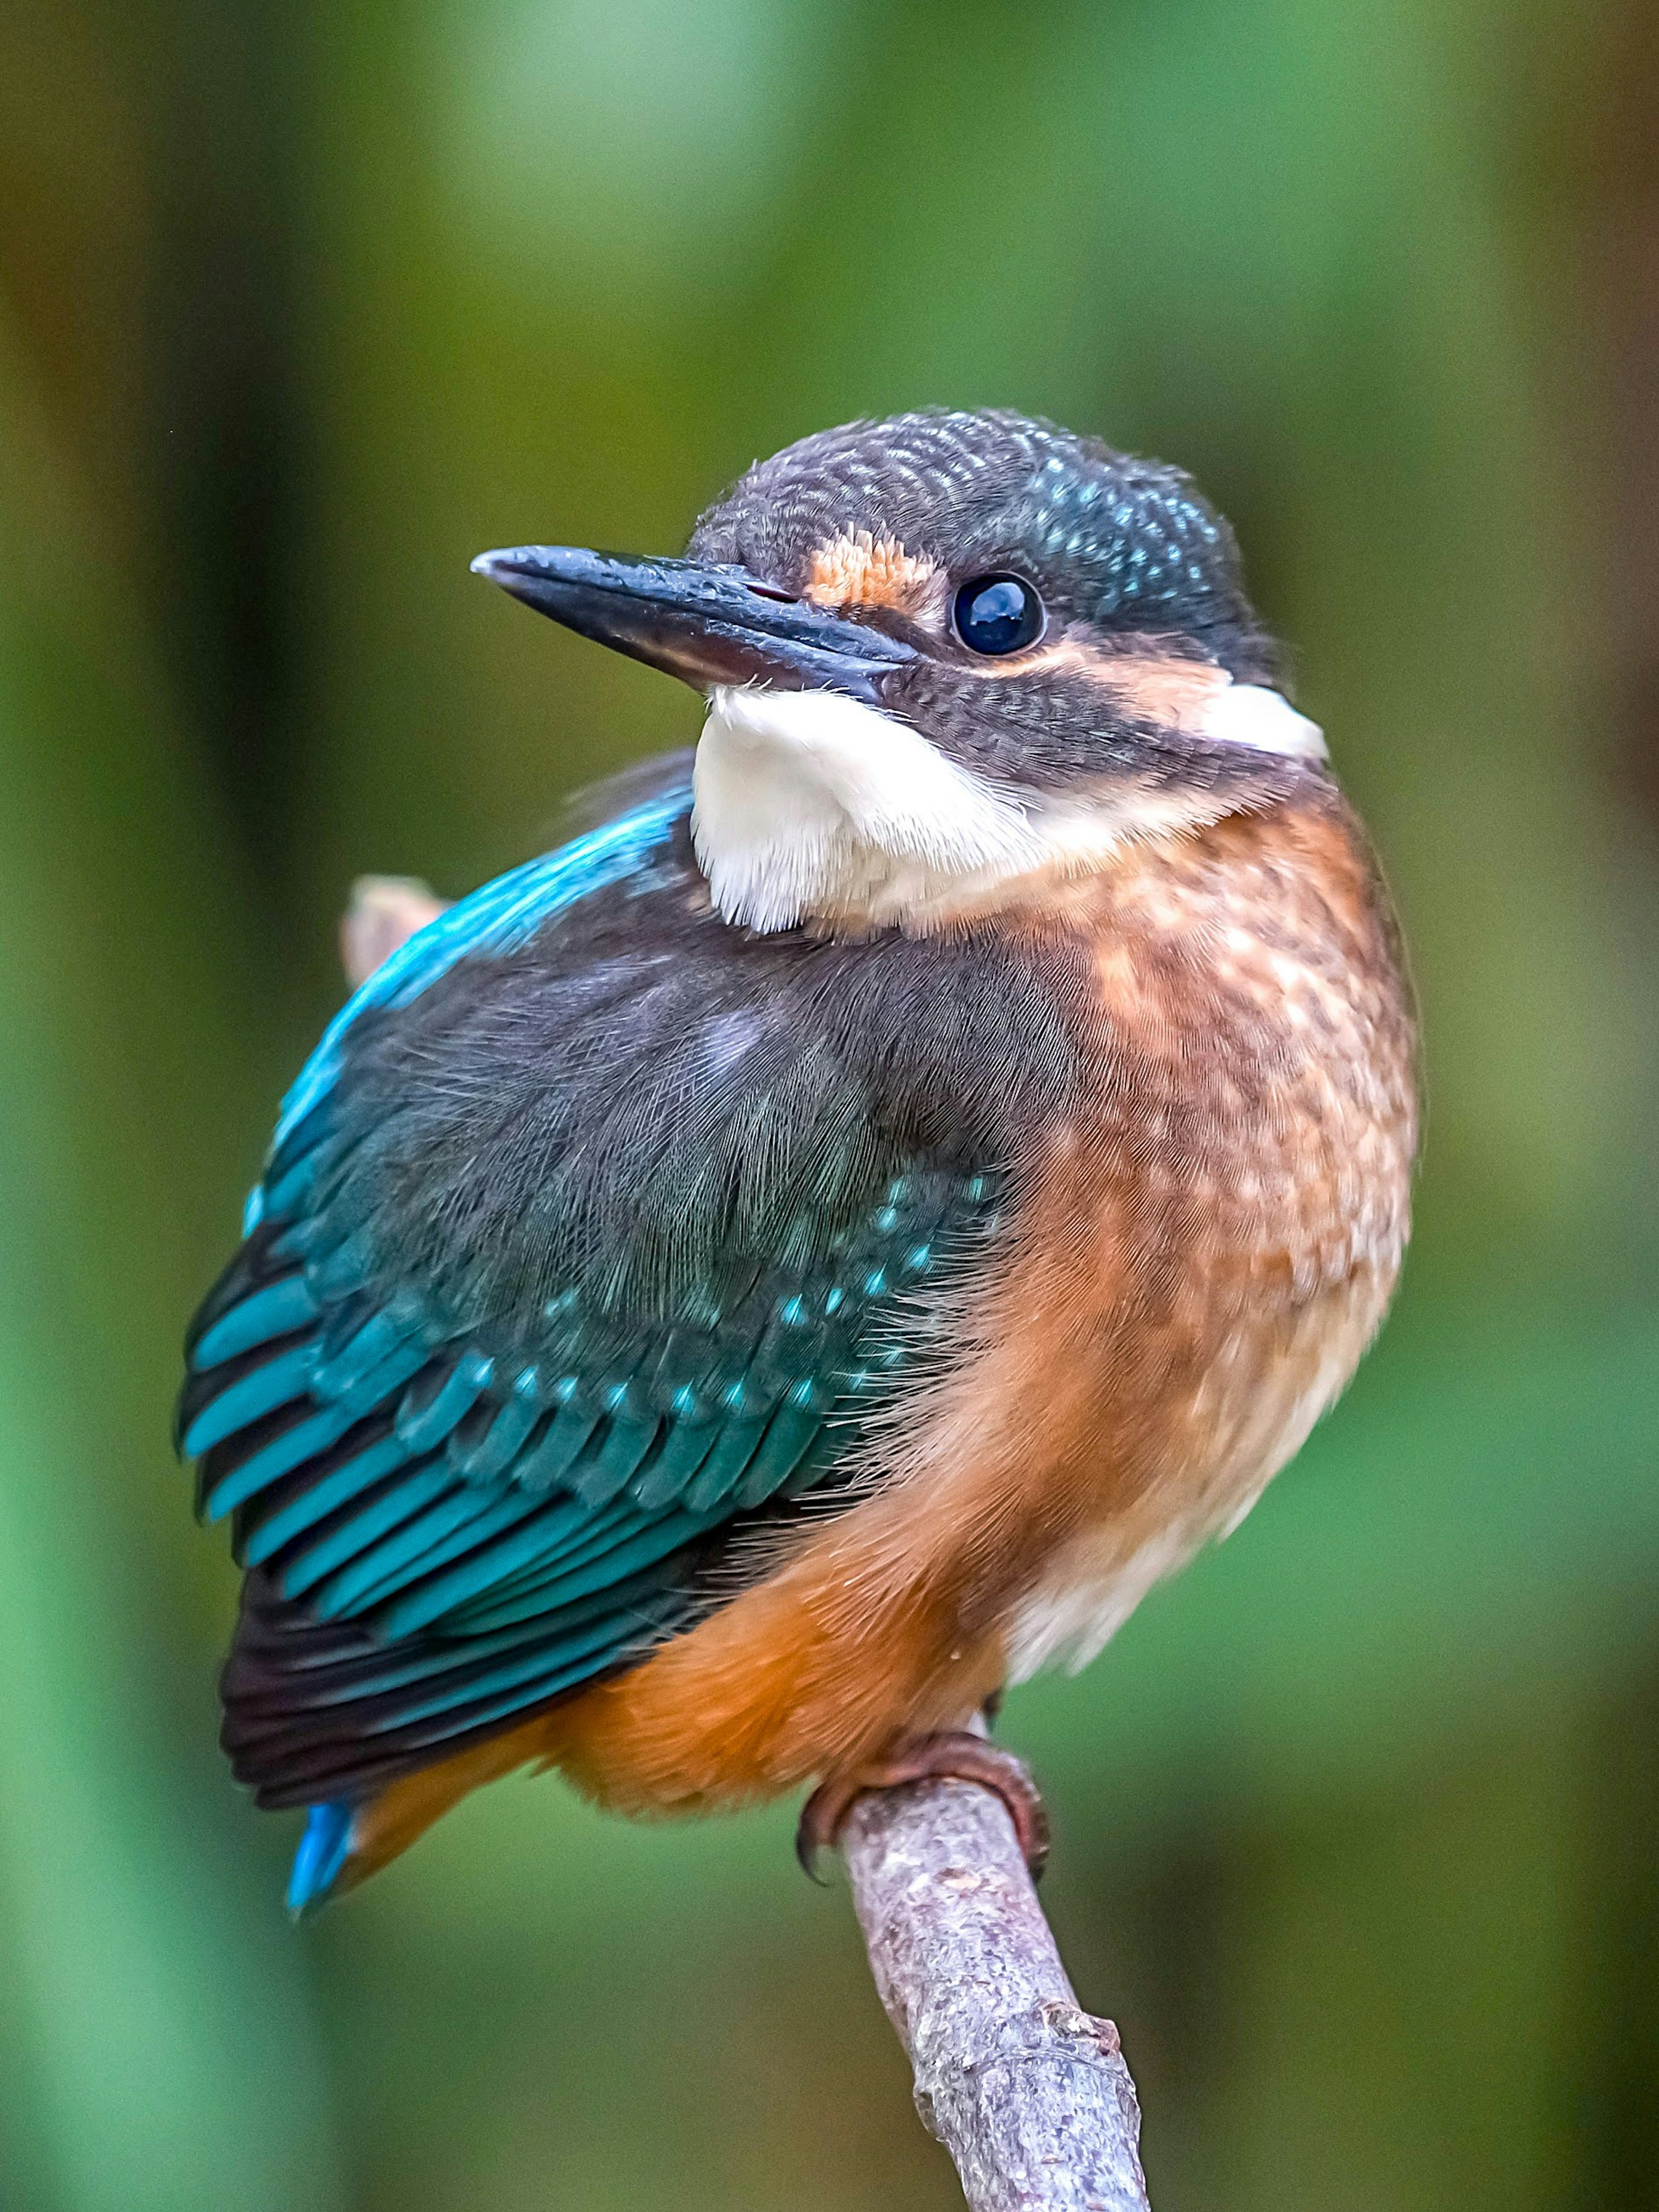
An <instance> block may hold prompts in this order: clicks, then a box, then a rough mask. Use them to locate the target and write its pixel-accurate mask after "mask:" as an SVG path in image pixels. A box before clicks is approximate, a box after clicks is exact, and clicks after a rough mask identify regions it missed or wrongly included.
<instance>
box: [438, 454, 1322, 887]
mask: <svg viewBox="0 0 1659 2212" xmlns="http://www.w3.org/2000/svg"><path fill="white" fill-rule="evenodd" d="M473 566H474V567H475V568H477V569H478V570H479V571H480V573H482V574H484V575H487V576H489V577H490V578H491V579H492V580H494V581H495V582H496V583H498V584H501V586H503V587H504V588H505V589H506V590H507V591H508V592H512V593H513V596H514V597H515V598H517V599H523V600H524V601H525V602H526V604H527V605H531V606H532V607H535V608H537V609H538V610H539V611H541V612H543V613H544V614H548V615H551V616H552V617H554V619H555V620H556V621H558V622H562V623H565V624H567V625H568V627H569V628H570V629H575V630H578V631H580V633H581V634H582V635H584V636H586V637H592V638H597V639H599V641H601V642H602V643H604V644H606V645H610V646H613V647H616V648H617V650H618V651H620V652H623V653H629V654H632V655H633V656H634V657H635V659H640V660H644V661H647V662H649V663H650V664H651V665H653V666H654V667H658V668H663V669H666V670H668V671H671V673H672V674H674V675H676V676H678V677H681V678H683V679H684V681H685V682H687V683H689V684H692V685H693V686H694V687H695V688H696V689H697V690H701V691H703V692H706V693H707V695H708V702H709V708H708V721H707V723H706V724H705V726H704V729H703V734H702V742H701V744H699V746H698V750H697V763H696V779H695V781H696V804H695V810H694V815H693V829H694V834H695V836H696V846H697V852H698V856H699V859H700V860H701V862H702V866H703V868H704V871H705V872H706V873H707V875H708V879H709V883H710V886H711V889H712V890H713V893H714V899H715V902H716V903H717V904H718V905H719V907H720V909H721V911H722V912H723V913H724V914H725V915H726V917H727V918H728V919H729V920H731V921H738V922H742V923H746V924H748V925H749V926H750V927H755V928H757V929H763V930H767V929H778V928H785V927H790V926H792V925H793V924H795V923H798V922H800V921H813V922H816V923H818V924H822V925H827V926H829V927H880V926H883V925H886V924H898V925H900V926H908V927H930V926H931V927H939V926H942V925H944V924H946V923H949V922H951V921H957V920H961V919H965V918H969V917H971V916H972V915H974V914H975V913H980V912H983V911H985V910H987V908H990V907H994V906H995V905H997V904H999V903H1000V902H1004V901H1005V900H1006V899H1007V898H1010V897H1012V896H1018V895H1020V893H1019V892H1018V891H1017V890H1015V888H1014V887H1015V886H1020V887H1023V889H1024V890H1029V889H1030V886H1031V885H1032V884H1041V883H1042V882H1044V881H1048V882H1052V881H1054V879H1056V878H1064V877H1066V876H1069V875H1074V874H1077V873H1079V872H1086V871H1088V870H1091V869H1093V868H1096V867H1099V866H1105V865H1108V864H1109V860H1110V856H1111V854H1113V853H1114V852H1115V851H1117V850H1121V848H1122V847H1123V845H1124V844H1125V843H1126V842H1128V841H1130V840H1133V839H1135V838H1139V837H1146V836H1158V835H1168V834H1172V833H1179V832H1180V831H1182V830H1183V829H1193V828H1195V827H1197V826H1199V825H1200V824H1202V823H1206V822H1212V821H1215V820H1218V818H1219V817H1221V816H1222V815H1224V814H1225V813H1227V812H1229V811H1233V810H1235V809H1237V808H1239V807H1245V806H1254V805H1261V804H1263V803H1265V802H1266V801H1267V800H1269V799H1272V798H1273V797H1275V796H1278V795H1279V794H1281V793H1285V792H1288V791H1289V790H1291V789H1293V788H1294V787H1295V786H1296V784H1297V782H1298V781H1302V780H1304V779H1305V778H1306V777H1307V776H1309V775H1317V774H1319V773H1321V772H1322V771H1321V764H1322V762H1323V760H1324V754H1325V748H1324V743H1323V740H1322V738H1321V735H1320V732H1319V731H1318V730H1317V729H1316V727H1315V726H1314V725H1313V724H1312V723H1311V722H1310V721H1308V720H1306V719H1305V718H1304V716H1302V715H1300V714H1297V712H1296V710H1295V709H1294V708H1292V707H1291V705H1290V703H1289V702H1288V701H1287V700H1286V699H1285V697H1284V696H1283V695H1282V694H1281V693H1280V692H1279V690H1276V689H1275V688H1273V685H1274V676H1273V648H1272V646H1271V644H1270V642H1269V641H1268V640H1267V637H1266V636H1265V635H1264V634H1263V632H1262V630H1261V627H1260V625H1259V624H1258V623H1257V620H1256V617H1255V613H1254V611H1253V610H1252V608H1251V606H1250V604H1249V599H1247V598H1246V596H1245V593H1244V588H1243V581H1242V580H1241V576H1240V573H1239V563H1238V554H1237V547H1236V545H1235V544H1234V541H1233V537H1232V533H1231V531H1230V530H1229V528H1228V527H1227V525H1226V523H1225V521H1224V520H1222V519H1221V517H1220V516H1219V515H1218V514H1217V513H1215V512H1214V511H1213V509H1212V508H1211V507H1209V506H1207V505H1206V502H1205V501H1204V500H1203V499H1202V498H1201V497H1200V495H1199V494H1198V492H1197V491H1196V490H1195V489H1194V487H1193V485H1192V484H1191V483H1190V482H1189V481H1188V478H1187V477H1184V476H1183V475H1182V474H1181V473H1180V471H1177V470H1175V469H1171V468H1166V467H1164V466H1163V465H1161V464H1158V463H1157V462H1152V461H1142V460H1136V459H1131V458H1129V457H1128V456H1126V455H1124V454H1121V453H1114V452H1112V451H1111V450H1110V448H1109V447H1106V446H1103V445H1102V444H1100V443H1099V442H1098V441H1096V440H1093V439H1089V438H1082V437H1078V436H1075V435H1073V434H1072V433H1071V432H1069V431H1066V430H1060V429H1057V428H1054V425H1052V424H1050V423H1047V422H1036V421H1033V420H1030V419H1028V418H1027V417H1025V416H1018V415H1013V414H1008V413H1004V412H1000V411H987V412H983V413H927V414H913V415H899V416H892V417H890V419H889V420H887V421H884V422H855V423H851V424H849V425H848V426H847V427H846V428H842V429H838V430H826V431H823V432H821V433H819V434H818V435H816V436H814V437H810V438H804V439H802V440H801V441H799V443H798V444H796V445H793V446H789V447H786V448H785V449H784V451H783V452H782V453H777V454H775V455H774V456H773V458H772V459H770V460H768V461H761V462H758V463H757V464H756V465H755V466H754V467H753V468H751V469H750V471H748V473H747V474H746V475H745V476H744V477H741V478H740V479H739V480H738V483H736V484H735V485H734V486H733V487H732V489H731V490H730V491H729V492H727V493H726V495H725V497H724V498H722V499H721V500H720V501H717V502H716V503H715V505H714V506H713V507H710V508H709V509H708V513H706V514H704V515H703V517H702V520H701V521H700V522H699V523H698V525H697V526H696V530H695V531H694V532H692V536H691V542H690V546H689V548H688V549H687V555H686V557H685V558H684V560H631V559H626V558H622V557H619V556H614V555H611V554H605V553H594V552H588V551H585V550H577V549H574V548H571V547H565V546H543V545H529V546H520V547H518V548H516V549H514V550H510V551H504V552H498V553H487V554H483V555H481V556H480V557H479V558H478V560H477V561H476V562H474V563H473Z"/></svg>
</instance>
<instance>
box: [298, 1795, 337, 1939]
mask: <svg viewBox="0 0 1659 2212" xmlns="http://www.w3.org/2000/svg"><path fill="white" fill-rule="evenodd" d="M352 1812H353V1808H352V1807H351V1806H349V1805H341V1804H335V1805H313V1807H312V1808H311V1809H310V1811H309V1812H308V1813H307V1815H306V1832H305V1833H304V1835H302V1836H301V1838H300V1848H299V1850H297V1851H295V1854H294V1871H293V1873H292V1874H291V1875H289V1878H288V1909H289V1911H290V1912H291V1913H292V1914H293V1915H294V1916H295V1919H298V1918H299V1917H301V1914H303V1913H307V1912H309V1911H312V1910H313V1907H314V1906H317V1905H321V1904H323V1903H324V1902H325V1900H326V1899H327V1896H328V1893H329V1892H330V1890H331V1889H332V1888H333V1887H334V1884H335V1882H336V1881H337V1879H338V1876H339V1872H340V1869H341V1868H342V1867H343V1865H344V1864H345V1863H346V1861H347V1859H348V1858H349V1857H350V1855H351V1819H352Z"/></svg>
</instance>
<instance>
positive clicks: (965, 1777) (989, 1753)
mask: <svg viewBox="0 0 1659 2212" xmlns="http://www.w3.org/2000/svg"><path fill="white" fill-rule="evenodd" d="M945 1778H949V1779H951V1780H953V1781H957V1782H977V1783H978V1784H980V1786H981V1789H985V1790H991V1791H992V1792H993V1793H994V1795H995V1796H998V1797H1000V1798H1001V1800H1002V1802H1003V1803H1004V1804H1005V1805H1006V1807H1007V1808H1008V1816H1009V1818H1010V1819H1011V1820H1012V1822H1013V1824H1014V1834H1015V1836H1016V1837H1017V1838H1018V1843H1019V1848H1020V1850H1021V1851H1022V1852H1023V1853H1024V1857H1025V1863H1026V1865H1027V1866H1028V1867H1030V1869H1031V1873H1032V1876H1033V1878H1035V1877H1036V1875H1040V1874H1041V1873H1042V1869H1043V1865H1044V1863H1045V1862H1046V1860H1047V1859H1048V1814H1047V1813H1046V1812H1045V1811H1044V1810H1043V1805H1042V1798H1041V1797H1040V1796H1038V1795H1037V1786H1036V1783H1035V1782H1033V1781H1032V1779H1031V1770H1030V1767H1029V1766H1027V1765H1026V1764H1025V1762H1024V1759H1016V1758H1015V1756H1014V1754H1013V1753H1012V1752H1011V1751H1000V1750H999V1749H998V1748H997V1747H996V1745H995V1744H994V1743H987V1741H986V1740H985V1738H984V1737H983V1736H982V1735H970V1734H969V1731H968V1730H967V1729H952V1730H950V1731H949V1732H947V1733H944V1734H941V1735H919V1736H913V1737H911V1738H910V1740H909V1741H908V1742H905V1743H901V1744H900V1745H899V1746H898V1747H897V1748H896V1750H894V1751H892V1752H890V1753H889V1754H888V1756H887V1757H886V1758H885V1759H872V1760H871V1761H870V1762H869V1764H868V1765H864V1766H854V1767H850V1768H849V1769H848V1771H847V1772H846V1773H844V1774H832V1775H831V1776H830V1777H829V1780H828V1781H827V1782H821V1783H820V1784H818V1786H817V1789H816V1790H814V1791H813V1792H812V1794H811V1796H810V1797H809V1798H808V1799H807V1801H806V1803H805V1807H804V1808H802V1812H801V1816H800V1826H799V1828H797V1830H796V1831H795V1857H797V1858H798V1859H799V1861H800V1863H801V1865H802V1866H803V1868H804V1869H805V1871H806V1872H807V1874H809V1875H811V1878H812V1880H813V1881H817V1879H818V1871H817V1861H818V1853H819V1852H820V1851H821V1850H825V1849H826V1848H829V1849H833V1848H834V1846H835V1843H836V1838H837V1837H838V1836H839V1835H840V1833H841V1829H842V1822H843V1821H844V1820H846V1818H847V1815H848V1813H849V1812H850V1811H851V1810H852V1807H853V1802H854V1799H855V1798H858V1797H861V1796H863V1795H864V1793H865V1791H866V1790H893V1789H896V1788H897V1787H898V1785H899V1784H901V1783H904V1782H931V1781H936V1780H941V1779H945Z"/></svg>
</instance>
